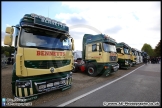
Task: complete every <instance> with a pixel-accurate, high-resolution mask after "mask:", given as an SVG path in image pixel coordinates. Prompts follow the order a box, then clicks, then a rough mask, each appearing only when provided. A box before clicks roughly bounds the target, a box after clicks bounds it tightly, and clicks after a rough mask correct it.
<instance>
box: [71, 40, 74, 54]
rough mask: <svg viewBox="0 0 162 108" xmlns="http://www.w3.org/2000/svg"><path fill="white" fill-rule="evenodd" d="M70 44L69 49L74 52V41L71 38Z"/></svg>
mask: <svg viewBox="0 0 162 108" xmlns="http://www.w3.org/2000/svg"><path fill="white" fill-rule="evenodd" d="M71 43H72V46H71V49H72V50H73V51H74V39H73V38H71Z"/></svg>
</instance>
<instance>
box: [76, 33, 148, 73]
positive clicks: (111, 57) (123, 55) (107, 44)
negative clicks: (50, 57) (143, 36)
mask: <svg viewBox="0 0 162 108" xmlns="http://www.w3.org/2000/svg"><path fill="white" fill-rule="evenodd" d="M88 36H89V37H88ZM105 37H106V38H105ZM99 38H100V39H99ZM84 39H85V40H86V41H87V42H84ZM110 40H111V41H110ZM95 45H96V50H95V51H94V49H95ZM97 46H98V47H97ZM73 54H74V61H75V63H74V65H75V69H73V72H78V71H81V72H86V73H88V75H90V76H97V75H100V74H103V73H104V74H105V75H106V76H108V75H109V74H111V73H113V72H116V71H118V69H119V68H125V69H129V68H130V67H132V66H135V65H137V64H139V63H143V58H145V57H146V58H147V57H148V54H147V53H146V52H144V51H140V50H137V49H135V48H131V47H130V46H129V45H127V44H126V43H124V42H120V43H117V42H116V41H115V40H114V39H112V38H111V37H110V36H106V35H103V34H98V35H90V34H85V35H84V36H83V47H82V51H74V52H73ZM101 63H105V64H104V65H100V64H101ZM106 66H107V67H106Z"/></svg>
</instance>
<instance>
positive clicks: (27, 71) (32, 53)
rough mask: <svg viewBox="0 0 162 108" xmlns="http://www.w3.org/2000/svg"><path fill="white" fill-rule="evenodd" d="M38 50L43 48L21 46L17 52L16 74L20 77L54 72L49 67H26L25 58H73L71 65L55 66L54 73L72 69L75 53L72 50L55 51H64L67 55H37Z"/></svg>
mask: <svg viewBox="0 0 162 108" xmlns="http://www.w3.org/2000/svg"><path fill="white" fill-rule="evenodd" d="M37 51H42V50H41V49H37V48H21V47H19V48H18V50H17V54H16V75H17V76H18V77H25V76H35V75H42V74H52V73H51V72H50V68H51V67H50V68H49V69H34V68H26V67H25V66H24V60H25V61H27V60H71V63H70V65H67V66H64V67H60V68H55V69H54V73H57V72H64V71H70V70H72V67H73V65H72V63H73V61H74V60H73V55H72V51H67V50H65V51H58V50H55V51H54V52H64V53H65V56H60V55H59V56H37ZM44 51H53V50H44Z"/></svg>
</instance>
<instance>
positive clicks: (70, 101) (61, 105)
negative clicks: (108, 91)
mask: <svg viewBox="0 0 162 108" xmlns="http://www.w3.org/2000/svg"><path fill="white" fill-rule="evenodd" d="M142 66H144V65H142ZM142 66H140V67H138V68H137V69H139V68H141V67H142ZM137 69H135V70H137ZM135 70H133V71H131V72H129V73H128V74H125V75H124V76H122V77H120V78H118V79H115V80H113V81H111V82H109V83H107V84H105V85H102V86H100V87H98V88H96V89H94V90H92V91H90V92H87V93H85V94H83V95H80V96H78V97H76V98H74V99H71V100H69V101H67V102H65V103H62V104H60V105H58V107H63V106H66V105H68V104H70V103H72V102H74V101H76V100H78V99H81V98H83V97H85V96H87V95H89V94H91V93H93V92H95V91H97V90H100V89H102V88H104V87H106V86H108V85H110V84H112V83H114V82H116V81H118V80H120V79H122V78H124V77H126V76H128V75H129V74H131V73H133V72H134V71H135Z"/></svg>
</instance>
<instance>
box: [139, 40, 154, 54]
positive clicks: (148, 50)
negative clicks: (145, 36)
mask: <svg viewBox="0 0 162 108" xmlns="http://www.w3.org/2000/svg"><path fill="white" fill-rule="evenodd" d="M141 51H145V52H147V54H148V55H149V56H154V55H155V54H154V50H153V49H152V47H151V45H149V44H147V43H145V44H144V45H143V47H142V49H141Z"/></svg>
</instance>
